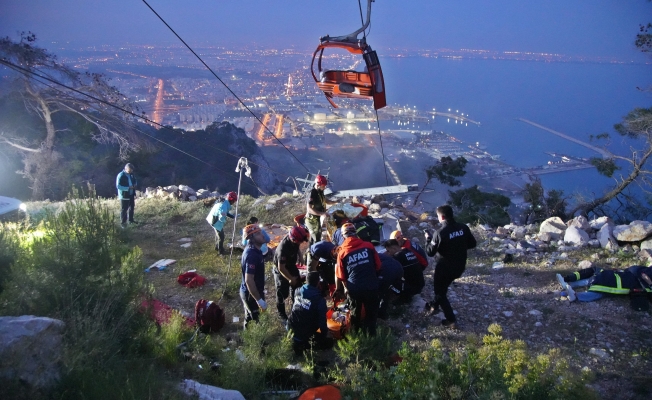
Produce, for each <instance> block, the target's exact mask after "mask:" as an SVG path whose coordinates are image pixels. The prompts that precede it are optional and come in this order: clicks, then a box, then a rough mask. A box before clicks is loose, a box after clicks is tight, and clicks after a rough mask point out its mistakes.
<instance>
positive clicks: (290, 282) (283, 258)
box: [272, 226, 310, 325]
mask: <svg viewBox="0 0 652 400" xmlns="http://www.w3.org/2000/svg"><path fill="white" fill-rule="evenodd" d="M309 238H310V233H308V231H307V230H306V228H304V227H302V226H294V227H292V229H290V232H289V233H288V234H287V235H286V236H285V237H284V238H283V240H281V243H279V244H278V247H276V252H275V253H274V269H273V270H272V272H273V274H274V286H275V287H276V309H277V310H278V316H279V318H280V319H281V322H282V323H283V325H285V324H286V323H287V320H288V315H287V313H286V312H285V299H287V298H288V296H289V297H290V299H292V300H294V291H295V290H296V289H298V288H299V287H301V285H302V281H301V274H299V268H297V262H298V261H299V255H300V253H301V251H300V250H299V246H300V245H301V243H303V242H307V241H308V240H309Z"/></svg>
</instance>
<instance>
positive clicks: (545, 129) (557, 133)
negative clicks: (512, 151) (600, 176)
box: [516, 118, 612, 158]
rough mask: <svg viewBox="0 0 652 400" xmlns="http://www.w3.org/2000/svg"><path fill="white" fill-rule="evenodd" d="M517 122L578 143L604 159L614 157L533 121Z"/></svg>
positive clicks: (522, 119)
mask: <svg viewBox="0 0 652 400" xmlns="http://www.w3.org/2000/svg"><path fill="white" fill-rule="evenodd" d="M516 120H517V121H521V122H525V123H526V124H530V125H532V126H535V127H537V128H539V129H543V130H544V131H547V132H550V133H552V134H554V135H557V136H559V137H561V138H564V139H566V140H570V141H571V142H573V143H577V144H579V145H580V146H584V147H586V148H587V149H591V150H593V151H595V152H596V153H599V154H600V155H601V156H602V158H611V157H612V154H611V153H610V152H608V151H607V150H605V149H601V148H599V147H596V146H593V145H590V144H588V143H586V142H583V141H581V140H578V139H575V138H574V137H570V136H568V135H566V134H565V133H561V132H557V131H555V130H552V129H550V128H546V127H545V126H543V125H539V124H537V123H536V122H532V121H530V120H527V119H525V118H516Z"/></svg>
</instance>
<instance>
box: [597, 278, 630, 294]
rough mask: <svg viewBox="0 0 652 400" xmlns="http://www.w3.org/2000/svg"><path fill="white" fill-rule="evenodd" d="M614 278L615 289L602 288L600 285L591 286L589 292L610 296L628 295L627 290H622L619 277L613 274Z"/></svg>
mask: <svg viewBox="0 0 652 400" xmlns="http://www.w3.org/2000/svg"><path fill="white" fill-rule="evenodd" d="M614 276H615V277H616V287H609V286H602V285H591V286H589V290H590V291H592V292H602V293H610V294H629V289H623V285H622V282H621V280H620V275H618V274H614Z"/></svg>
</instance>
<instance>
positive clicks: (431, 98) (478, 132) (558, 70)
mask: <svg viewBox="0 0 652 400" xmlns="http://www.w3.org/2000/svg"><path fill="white" fill-rule="evenodd" d="M651 61H652V60H651ZM382 68H383V74H384V77H385V85H386V88H387V101H388V103H389V104H398V105H405V106H410V107H416V108H417V109H418V110H423V111H430V110H433V109H434V110H435V111H440V112H446V113H459V114H461V113H463V114H464V115H465V116H467V117H468V118H470V119H472V120H475V121H478V122H480V123H481V125H480V126H477V125H474V124H470V123H469V124H464V125H463V124H456V123H455V121H454V120H453V119H450V120H449V119H447V118H445V117H436V119H435V123H434V124H433V129H435V130H438V131H439V130H441V131H444V132H446V133H449V134H451V135H452V136H455V137H456V138H458V139H461V140H462V141H464V142H466V143H469V144H474V143H476V142H479V144H480V146H484V147H485V150H486V151H487V152H489V153H491V154H493V155H499V156H500V160H502V161H503V162H505V163H507V164H510V165H514V166H517V167H535V166H541V165H544V164H546V163H547V162H548V161H552V160H553V158H552V157H551V156H550V155H548V154H546V153H547V152H550V153H561V154H564V155H570V156H574V157H595V156H599V154H598V153H596V152H594V151H593V150H590V149H588V148H586V147H583V146H581V145H578V144H576V143H573V142H571V141H569V140H567V139H563V138H561V137H558V136H556V135H554V134H552V133H549V132H547V131H545V130H542V129H540V128H537V127H534V126H531V125H529V124H526V123H524V122H521V121H518V120H517V118H525V119H527V120H530V121H532V122H536V123H537V124H540V125H543V126H545V127H547V128H550V129H552V130H555V131H558V132H561V133H564V134H566V135H568V136H571V137H573V138H576V139H579V140H582V141H585V142H587V143H591V144H594V145H599V144H601V143H602V142H595V141H593V142H591V139H590V135H594V136H595V135H598V134H601V133H604V132H607V133H609V134H611V147H610V149H611V151H613V152H618V153H621V154H625V155H627V154H629V153H630V152H629V146H630V144H631V143H626V142H623V140H622V139H621V137H620V135H618V134H617V133H616V132H615V131H614V129H613V126H614V124H616V123H618V122H621V121H622V118H623V117H624V116H625V115H627V113H628V112H629V111H631V110H633V109H634V108H637V107H640V108H649V107H652V64H615V63H614V64H609V63H589V62H537V61H511V60H493V59H450V58H425V57H406V58H386V59H382ZM645 89H647V91H646V90H645ZM540 177H541V181H542V183H543V186H544V188H546V189H547V190H550V189H558V190H563V191H564V193H565V194H567V195H573V194H577V195H582V196H599V195H601V194H603V193H604V191H605V190H606V189H607V188H608V187H610V186H612V185H613V183H614V181H613V179H610V178H606V177H603V176H602V175H600V174H598V173H597V171H596V170H595V169H585V170H579V171H573V172H561V173H554V174H544V175H540Z"/></svg>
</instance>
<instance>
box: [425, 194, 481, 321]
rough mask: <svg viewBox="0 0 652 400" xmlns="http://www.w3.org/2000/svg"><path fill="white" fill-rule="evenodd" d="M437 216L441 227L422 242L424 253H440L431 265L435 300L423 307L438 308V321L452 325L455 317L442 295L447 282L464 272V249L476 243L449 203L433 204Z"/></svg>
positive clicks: (446, 299) (446, 290)
mask: <svg viewBox="0 0 652 400" xmlns="http://www.w3.org/2000/svg"><path fill="white" fill-rule="evenodd" d="M437 217H438V218H439V222H441V224H442V227H441V228H440V229H439V230H437V231H436V232H435V234H434V236H433V237H432V238H430V236H429V235H428V234H426V241H427V242H428V244H427V245H426V252H427V254H428V256H430V257H434V256H435V254H439V256H440V258H439V261H437V265H435V275H434V279H433V280H434V282H433V284H434V292H435V299H434V301H433V302H431V303H427V304H426V307H427V308H430V309H431V311H433V312H436V311H437V310H438V309H439V307H441V309H442V311H443V312H444V316H445V317H446V319H444V320H442V321H441V324H442V325H443V326H446V327H450V328H455V323H456V321H457V319H456V317H455V313H453V307H451V304H450V302H449V301H448V298H447V297H446V294H447V293H448V287H449V286H450V285H451V283H453V281H454V280H455V279H457V278H459V277H460V276H462V274H463V273H464V269H465V268H466V257H467V254H466V252H467V250H469V249H472V248H474V247H475V246H476V240H475V237H474V236H473V234H472V233H471V230H470V229H469V227H468V226H467V225H466V224H461V223H458V222H456V221H455V218H454V216H453V208H452V207H451V206H449V205H443V206H439V207H437ZM426 233H427V232H426Z"/></svg>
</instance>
